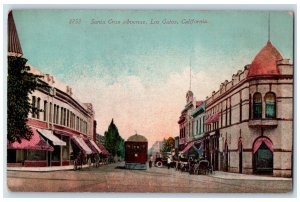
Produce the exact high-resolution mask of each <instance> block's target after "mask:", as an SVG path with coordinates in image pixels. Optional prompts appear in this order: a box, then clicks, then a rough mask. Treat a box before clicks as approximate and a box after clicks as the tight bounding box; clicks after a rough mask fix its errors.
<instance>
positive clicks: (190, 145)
mask: <svg viewBox="0 0 300 202" xmlns="http://www.w3.org/2000/svg"><path fill="white" fill-rule="evenodd" d="M193 145H194V142H190V143H189V144H188V145H187V146H186V147H185V148H184V149H183V150H182V151H181V153H183V154H184V153H185V152H187V151H188V150H189V149H190V148H191V147H192V146H193Z"/></svg>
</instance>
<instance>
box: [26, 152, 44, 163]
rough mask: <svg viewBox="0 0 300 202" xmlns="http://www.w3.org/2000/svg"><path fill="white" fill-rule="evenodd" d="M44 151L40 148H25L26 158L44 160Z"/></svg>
mask: <svg viewBox="0 0 300 202" xmlns="http://www.w3.org/2000/svg"><path fill="white" fill-rule="evenodd" d="M46 153H47V152H46V151H40V150H27V160H30V161H41V160H46Z"/></svg>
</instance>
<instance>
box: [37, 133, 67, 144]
mask: <svg viewBox="0 0 300 202" xmlns="http://www.w3.org/2000/svg"><path fill="white" fill-rule="evenodd" d="M37 131H38V132H39V133H40V134H41V135H43V136H44V137H45V138H47V139H48V140H50V141H51V142H52V143H53V145H60V146H66V143H65V142H64V141H62V140H60V139H59V138H58V137H56V136H55V135H54V134H53V132H52V131H51V130H45V129H38V130H37Z"/></svg>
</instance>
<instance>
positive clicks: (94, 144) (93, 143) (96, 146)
mask: <svg viewBox="0 0 300 202" xmlns="http://www.w3.org/2000/svg"><path fill="white" fill-rule="evenodd" d="M90 142H91V143H92V145H93V146H94V147H95V148H96V149H97V151H98V152H99V154H100V153H102V151H101V149H100V148H99V147H98V145H97V144H96V143H95V142H94V141H93V140H90Z"/></svg>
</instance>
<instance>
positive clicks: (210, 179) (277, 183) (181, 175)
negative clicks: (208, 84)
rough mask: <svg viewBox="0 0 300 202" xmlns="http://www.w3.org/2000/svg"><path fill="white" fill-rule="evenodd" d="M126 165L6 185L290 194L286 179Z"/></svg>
mask: <svg viewBox="0 0 300 202" xmlns="http://www.w3.org/2000/svg"><path fill="white" fill-rule="evenodd" d="M118 166H120V167H122V166H124V163H118V164H110V165H107V166H103V167H101V168H85V169H83V170H80V171H54V172H45V173H43V175H41V174H40V173H39V172H20V171H9V172H8V173H7V179H8V180H7V184H8V187H9V188H10V191H17V192H128V190H130V192H138V193H141V192H150V193H288V192H290V190H291V188H292V180H291V179H286V178H273V179H272V177H263V176H261V177H259V176H254V177H253V176H247V175H242V174H226V173H223V172H222V173H221V172H218V171H216V173H214V174H213V175H197V176H196V175H189V174H188V173H186V172H180V171H176V170H175V169H167V168H166V167H165V168H157V167H152V168H151V169H147V170H145V171H141V170H126V169H124V168H118Z"/></svg>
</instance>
